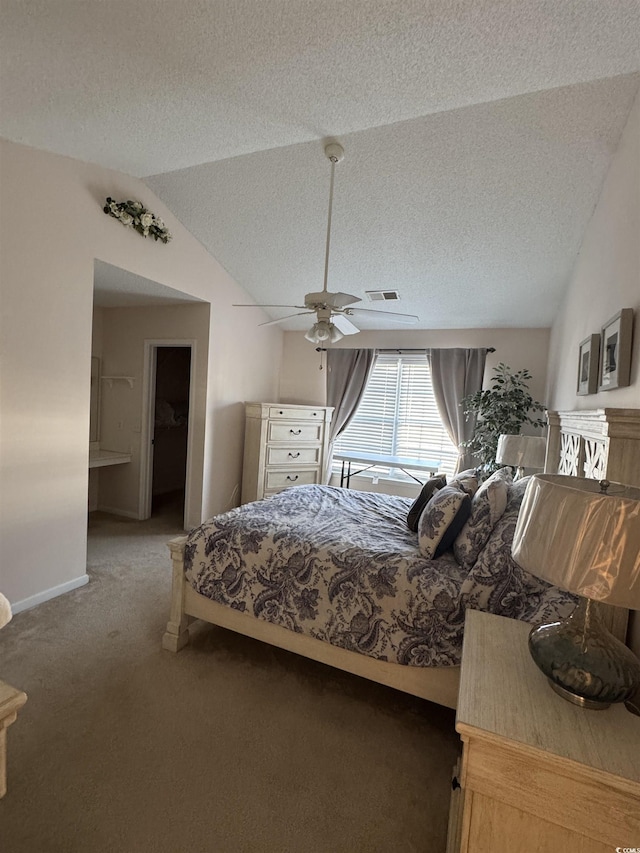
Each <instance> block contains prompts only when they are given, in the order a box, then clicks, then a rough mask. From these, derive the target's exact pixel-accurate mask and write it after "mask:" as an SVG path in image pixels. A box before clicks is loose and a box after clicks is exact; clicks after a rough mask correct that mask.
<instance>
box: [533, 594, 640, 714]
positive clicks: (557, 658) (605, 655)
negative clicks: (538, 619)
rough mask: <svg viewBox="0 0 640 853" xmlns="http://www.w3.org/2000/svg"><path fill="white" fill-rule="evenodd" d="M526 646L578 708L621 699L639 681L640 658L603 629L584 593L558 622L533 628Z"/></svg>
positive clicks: (556, 687) (598, 706) (603, 705)
mask: <svg viewBox="0 0 640 853" xmlns="http://www.w3.org/2000/svg"><path fill="white" fill-rule="evenodd" d="M529 651H530V652H531V657H532V658H533V660H534V661H535V663H536V664H537V666H538V667H539V669H540V670H542V672H543V673H544V674H545V675H546V676H547V678H548V679H549V681H550V683H551V686H552V687H553V689H554V690H555V691H556V693H558V694H559V695H560V696H562V697H563V698H564V699H567V700H568V701H570V702H573V703H574V704H575V705H580V706H581V707H582V708H588V709H590V710H594V709H604V708H608V707H609V705H611V704H613V703H616V702H625V701H626V700H627V699H629V698H630V697H631V696H632V695H633V693H634V692H635V691H636V689H637V688H638V685H639V684H640V661H639V660H638V658H637V657H636V656H635V655H634V654H633V652H632V651H631V650H630V649H628V648H627V647H626V646H625V645H624V643H621V642H620V641H619V640H617V639H616V638H615V637H614V636H613V635H612V634H610V633H609V631H608V630H607V628H606V626H605V625H604V623H603V621H602V619H601V617H600V614H599V613H598V609H597V605H596V604H595V602H593V601H591V600H590V599H587V598H581V599H580V601H579V603H578V605H577V606H576V609H575V610H574V611H573V613H572V614H571V615H570V616H569V617H568V618H567V619H565V620H564V621H563V622H553V623H552V624H550V625H540V626H539V627H537V628H533V629H532V630H531V633H530V634H529Z"/></svg>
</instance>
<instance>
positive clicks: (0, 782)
mask: <svg viewBox="0 0 640 853" xmlns="http://www.w3.org/2000/svg"><path fill="white" fill-rule="evenodd" d="M26 701H27V694H26V693H23V692H22V690H16V688H15V687H11V685H10V684H5V682H4V681H0V798H2V797H4V795H5V794H6V793H7V728H8V727H9V726H10V725H11V723H15V721H16V717H17V716H18V711H19V709H20V708H22V706H23V705H24V703H25V702H26Z"/></svg>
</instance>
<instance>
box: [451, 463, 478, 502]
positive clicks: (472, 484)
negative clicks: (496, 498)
mask: <svg viewBox="0 0 640 853" xmlns="http://www.w3.org/2000/svg"><path fill="white" fill-rule="evenodd" d="M448 485H450V486H455V487H456V489H462V491H463V492H466V493H467V494H468V495H469V497H470V498H472V497H473V496H474V495H475V493H476V492H477V491H478V486H479V485H480V481H479V480H478V475H477V474H476V469H475V468H469V470H468V471H461V472H460V473H459V474H455V475H454V476H453V477H452V478H451V479H450V480H449V484H448Z"/></svg>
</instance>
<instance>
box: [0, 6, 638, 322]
mask: <svg viewBox="0 0 640 853" xmlns="http://www.w3.org/2000/svg"><path fill="white" fill-rule="evenodd" d="M639 36H640V3H639V2H637V0H615V2H604V0H602V2H597V1H596V0H586V1H585V0H563V2H560V3H559V2H557V0H518V2H516V0H432V2H426V1H425V0H402V2H395V1H394V0H348V2H345V0H324V2H320V0H318V2H314V0H269V2H264V0H225V2H223V1H222V0H219V2H214V0H211V2H205V0H200V2H192V1H191V0H190V2H174V0H144V2H143V1H142V0H82V2H77V0H2V2H1V3H0V62H1V66H0V73H1V81H2V82H1V85H0V134H2V136H4V137H6V138H9V139H12V140H15V141H18V142H22V143H25V144H28V145H32V146H35V147H38V148H43V149H47V150H50V151H54V152H58V153H61V154H65V155H68V156H71V157H76V158H80V159H83V160H89V161H94V162H98V163H100V164H102V165H105V166H109V167H112V168H116V169H119V170H121V171H124V172H129V173H131V174H135V175H139V176H153V177H151V178H149V179H148V183H149V184H150V186H151V187H152V188H153V189H154V190H155V191H156V192H157V193H158V194H159V195H160V196H161V197H162V198H163V200H164V201H165V202H166V203H167V204H168V206H169V207H170V208H171V209H172V210H173V211H174V212H175V214H176V215H177V216H178V217H179V218H180V219H181V220H182V221H183V222H184V223H185V225H186V226H187V227H188V228H189V230H190V231H192V233H193V234H194V235H195V236H196V237H198V239H200V240H201V242H202V243H203V244H204V245H205V246H206V247H207V249H209V251H210V252H211V253H212V254H214V255H215V256H216V257H217V258H218V259H219V260H220V261H221V262H222V263H223V264H224V266H225V267H226V268H227V269H228V270H229V272H230V273H231V275H233V277H234V278H236V280H237V281H238V282H239V283H240V284H242V285H243V286H244V287H245V288H246V289H247V290H248V292H250V293H251V294H252V296H253V297H254V298H255V299H256V300H257V301H269V302H281V301H282V302H289V301H291V302H298V301H299V300H300V298H301V296H302V295H304V293H305V292H307V291H309V290H319V289H320V288H321V286H322V266H323V253H324V228H325V217H326V203H327V193H328V175H329V173H328V165H327V162H326V160H325V159H324V156H323V153H322V148H323V145H322V141H321V140H323V139H325V138H327V137H333V138H338V139H339V140H340V141H341V142H342V143H343V145H344V146H345V151H346V157H345V161H344V162H343V163H342V164H341V165H340V166H339V167H338V169H337V172H336V201H335V219H334V238H333V243H332V262H331V270H330V282H329V283H330V289H333V290H336V289H344V290H347V291H349V292H352V293H354V294H357V295H363V291H364V290H369V289H377V288H385V287H386V288H388V287H394V288H397V289H398V290H399V291H400V295H401V297H402V302H401V303H399V304H397V310H401V311H407V312H410V313H417V314H419V316H420V324H419V325H420V326H421V327H424V328H429V327H431V328H436V327H447V326H449V327H454V326H458V327H460V326H479V325H480V326H481V325H493V326H499V325H504V326H514V325H515V326H517V325H531V326H535V325H548V324H549V323H550V322H551V320H552V317H553V313H554V310H555V307H556V306H557V304H558V301H559V299H560V298H561V295H562V292H563V289H564V287H565V285H566V282H567V277H568V274H569V271H570V269H571V267H572V265H573V263H574V262H575V257H576V254H577V252H578V250H579V246H580V241H581V237H582V235H583V233H584V228H585V225H586V223H587V222H588V219H589V216H590V215H591V213H592V211H593V206H594V204H595V203H596V201H597V198H598V194H599V191H600V188H601V186H602V181H603V179H604V176H605V174H606V170H607V168H608V164H609V162H610V158H611V155H612V153H613V151H614V149H615V146H616V144H617V141H618V139H619V135H620V132H621V130H622V127H623V126H624V123H625V120H626V117H627V115H628V112H629V109H630V106H631V103H632V101H633V97H634V94H635V92H636V90H637V87H638V77H637V76H633V75H632V72H636V71H637V70H638V68H640V37H639ZM371 307H375V306H371ZM238 310H243V309H238ZM271 313H272V316H279V314H278V312H275V311H274V312H271ZM282 313H283V312H280V314H282ZM296 322H297V321H293V322H292V323H291V324H288V325H286V326H285V327H286V328H299V327H300V326H299V325H297V324H296ZM361 325H362V326H363V328H372V327H374V326H375V327H380V328H387V327H393V324H391V326H389V324H384V323H382V324H372V323H367V324H365V323H362V324H361Z"/></svg>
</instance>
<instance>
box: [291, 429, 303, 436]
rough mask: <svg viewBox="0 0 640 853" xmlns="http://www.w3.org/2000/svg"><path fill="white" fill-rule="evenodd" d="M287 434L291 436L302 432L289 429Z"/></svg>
mask: <svg viewBox="0 0 640 853" xmlns="http://www.w3.org/2000/svg"><path fill="white" fill-rule="evenodd" d="M289 432H290V433H291V435H300V433H301V432H302V430H301V429H290V430H289Z"/></svg>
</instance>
